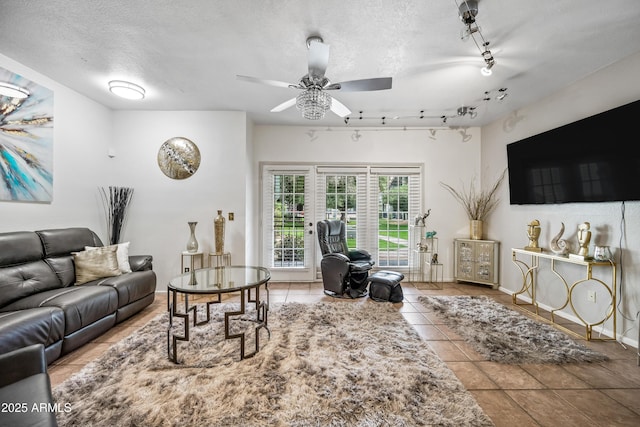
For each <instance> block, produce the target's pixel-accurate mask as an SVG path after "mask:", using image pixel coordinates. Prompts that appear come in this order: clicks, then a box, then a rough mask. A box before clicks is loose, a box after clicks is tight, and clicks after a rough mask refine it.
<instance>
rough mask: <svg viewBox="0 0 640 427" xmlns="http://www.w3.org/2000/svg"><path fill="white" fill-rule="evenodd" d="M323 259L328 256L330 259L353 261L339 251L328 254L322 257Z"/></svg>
mask: <svg viewBox="0 0 640 427" xmlns="http://www.w3.org/2000/svg"><path fill="white" fill-rule="evenodd" d="M322 258H323V259H325V258H328V259H335V260H340V261H344V262H345V263H348V262H349V261H351V260H350V259H349V257H348V256H346V255H344V254H341V253H338V252H334V253H332V254H326V255H324V256H323V257H322Z"/></svg>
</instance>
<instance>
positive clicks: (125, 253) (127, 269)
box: [84, 242, 131, 273]
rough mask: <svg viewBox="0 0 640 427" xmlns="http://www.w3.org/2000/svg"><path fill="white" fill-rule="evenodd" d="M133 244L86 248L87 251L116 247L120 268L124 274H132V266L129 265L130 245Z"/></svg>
mask: <svg viewBox="0 0 640 427" xmlns="http://www.w3.org/2000/svg"><path fill="white" fill-rule="evenodd" d="M130 243H131V242H124V243H118V244H117V245H111V246H97V247H96V246H85V247H84V250H85V251H90V250H93V249H102V248H103V247H114V248H117V250H116V257H117V258H118V268H120V271H121V272H122V273H131V264H129V244H130Z"/></svg>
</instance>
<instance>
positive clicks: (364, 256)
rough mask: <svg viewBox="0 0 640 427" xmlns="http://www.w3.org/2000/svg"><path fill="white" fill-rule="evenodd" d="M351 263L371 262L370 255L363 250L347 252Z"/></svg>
mask: <svg viewBox="0 0 640 427" xmlns="http://www.w3.org/2000/svg"><path fill="white" fill-rule="evenodd" d="M349 259H350V260H351V261H371V254H370V253H369V252H367V251H365V250H364V249H354V250H352V251H349Z"/></svg>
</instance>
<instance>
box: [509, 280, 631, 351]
mask: <svg viewBox="0 0 640 427" xmlns="http://www.w3.org/2000/svg"><path fill="white" fill-rule="evenodd" d="M499 290H500V291H501V292H503V293H505V294H508V295H513V294H514V293H515V291H512V290H510V289H505V288H504V287H502V286H501V287H500V288H499ZM517 298H518V300H520V301H523V302H525V303H527V304H531V302H532V300H531V298H530V297H528V296H518V297H517ZM538 307H540V308H541V309H543V310H545V311H548V312H550V311H551V310H553V307H551V306H548V305H546V304H541V303H538ZM616 309H617V308H616ZM554 315H555V316H558V317H562V318H563V319H567V320H570V321H572V322H573V323H575V324H578V325H582V322H581V321H580V319H578V318H577V317H576V316H573V315H571V314H569V313H565V312H563V311H556V312H555V313H554ZM600 334H602V335H606V336H608V337H611V336H614V335H613V331H612V330H611V329H610V328H605V327H603V326H602V325H601V326H594V327H593V331H592V335H593V336H595V337H597V336H598V335H600ZM615 337H616V341H617V342H618V343H620V344H626V345H629V346H631V347H634V348H636V349H638V343H639V341H638V340H634V339H632V338H629V337H627V336H624V335H621V334H619V333H616V334H615Z"/></svg>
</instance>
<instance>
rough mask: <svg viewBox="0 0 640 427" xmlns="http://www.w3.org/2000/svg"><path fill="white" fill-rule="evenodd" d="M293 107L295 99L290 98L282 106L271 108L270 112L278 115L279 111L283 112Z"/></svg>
mask: <svg viewBox="0 0 640 427" xmlns="http://www.w3.org/2000/svg"><path fill="white" fill-rule="evenodd" d="M294 105H296V98H291V99H290V100H288V101H284V102H283V103H282V104H280V105H276V106H275V107H273V108H272V109H271V112H272V113H279V112H280V111H284V110H286V109H287V108H290V107H293V106H294Z"/></svg>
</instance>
